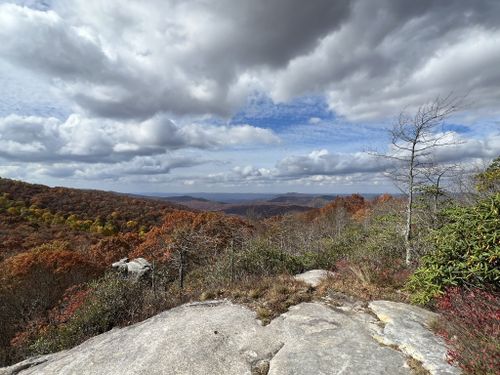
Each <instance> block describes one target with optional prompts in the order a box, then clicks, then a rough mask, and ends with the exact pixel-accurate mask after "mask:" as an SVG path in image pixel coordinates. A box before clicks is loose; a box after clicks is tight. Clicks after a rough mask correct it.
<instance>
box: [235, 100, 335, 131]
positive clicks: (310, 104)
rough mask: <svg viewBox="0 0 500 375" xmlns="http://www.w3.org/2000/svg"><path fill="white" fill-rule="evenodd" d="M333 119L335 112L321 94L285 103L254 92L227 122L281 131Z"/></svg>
mask: <svg viewBox="0 0 500 375" xmlns="http://www.w3.org/2000/svg"><path fill="white" fill-rule="evenodd" d="M334 119H335V113H334V112H332V111H331V110H330V109H329V108H328V104H327V103H326V101H325V98H324V97H323V96H320V95H308V96H301V97H297V98H294V99H292V100H290V101H288V102H283V103H275V102H274V101H273V100H272V99H271V98H270V97H269V96H267V95H265V94H263V93H255V94H254V95H252V96H251V97H250V98H249V99H248V100H247V103H246V104H245V106H244V107H243V108H242V109H241V110H239V111H238V112H237V113H236V114H235V115H234V116H233V117H232V118H231V120H230V124H249V125H253V126H258V127H263V128H269V129H272V130H274V131H275V132H277V133H280V132H281V131H283V130H285V131H286V130H287V129H288V128H289V127H290V126H292V125H297V124H304V123H309V122H310V121H333V120H334Z"/></svg>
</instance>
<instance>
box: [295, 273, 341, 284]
mask: <svg viewBox="0 0 500 375" xmlns="http://www.w3.org/2000/svg"><path fill="white" fill-rule="evenodd" d="M329 276H333V272H331V271H326V270H310V271H307V272H304V273H301V274H298V275H295V279H296V280H300V281H303V282H305V283H306V284H308V285H310V286H312V287H313V288H316V287H317V286H318V285H319V284H320V283H321V281H322V280H323V279H325V278H327V277H329Z"/></svg>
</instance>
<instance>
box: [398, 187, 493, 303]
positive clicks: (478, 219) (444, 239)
mask: <svg viewBox="0 0 500 375" xmlns="http://www.w3.org/2000/svg"><path fill="white" fill-rule="evenodd" d="M444 217H445V220H446V222H445V224H444V225H443V226H442V227H441V228H439V229H437V230H436V231H435V232H434V236H433V238H434V243H435V250H434V251H433V252H432V253H430V254H428V255H426V256H424V257H423V258H422V262H421V266H420V267H419V268H418V269H417V270H416V272H415V273H414V275H413V276H412V277H411V279H410V281H409V283H408V284H407V289H408V290H409V291H410V292H411V293H412V294H413V296H412V300H413V301H414V302H416V303H419V304H425V303H427V302H429V301H430V300H431V299H432V298H433V297H435V296H437V295H440V294H442V293H443V291H444V289H445V288H446V287H450V286H460V285H469V286H476V287H484V286H486V285H495V284H498V282H499V281H500V268H499V266H500V193H496V194H493V195H491V196H490V197H488V198H486V199H484V200H482V201H480V202H478V203H477V204H476V205H474V206H471V207H453V208H450V209H447V210H446V211H445V212H444Z"/></svg>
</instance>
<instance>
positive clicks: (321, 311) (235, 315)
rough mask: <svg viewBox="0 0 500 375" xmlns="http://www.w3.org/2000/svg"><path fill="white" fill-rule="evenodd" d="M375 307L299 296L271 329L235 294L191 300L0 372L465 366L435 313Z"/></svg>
mask: <svg viewBox="0 0 500 375" xmlns="http://www.w3.org/2000/svg"><path fill="white" fill-rule="evenodd" d="M370 307H371V309H372V311H373V312H372V311H370V310H369V309H367V308H366V307H365V308H364V309H365V310H362V309H361V308H356V309H340V308H337V307H331V306H328V305H327V304H326V303H322V302H312V303H301V304H299V305H297V306H294V307H292V308H290V310H289V311H288V312H287V313H285V314H283V315H281V316H280V317H278V318H276V319H275V320H273V321H272V322H271V324H269V325H268V326H265V327H264V326H262V325H261V323H260V322H259V321H258V320H257V319H256V318H255V313H254V312H253V311H251V310H249V309H247V308H246V307H243V306H240V305H235V304H233V303H231V302H228V301H209V302H202V303H194V304H187V305H183V306H180V307H177V308H174V309H172V310H169V311H166V312H163V313H161V314H158V315H156V316H154V317H152V318H150V319H147V320H145V321H144V322H141V323H138V324H135V325H133V326H130V327H126V328H121V329H113V330H112V331H110V332H107V333H104V334H102V335H99V336H97V337H94V338H92V339H90V340H88V341H86V342H84V343H83V344H81V345H79V346H77V347H75V348H73V349H71V350H67V351H63V352H59V353H55V354H52V355H48V356H45V357H38V358H35V359H30V360H28V361H24V362H21V363H19V364H17V365H15V366H11V367H9V368H4V369H0V374H1V375H7V374H9V375H11V374H17V373H20V374H119V375H126V374H249V375H263V374H272V375H281V374H308V375H309V374H370V375H373V374H395V375H397V374H411V369H410V368H409V366H408V365H407V356H415V357H416V359H418V360H420V361H421V362H422V363H423V366H424V367H425V368H427V369H428V370H429V371H430V372H431V373H432V374H457V373H459V372H458V371H457V370H456V369H455V368H453V367H451V366H450V365H448V364H447V363H446V361H445V358H444V353H445V348H444V344H443V343H442V341H441V340H439V339H437V338H436V337H435V336H434V335H433V334H432V333H431V332H430V331H429V330H428V329H427V328H426V323H427V322H428V320H429V319H432V318H433V314H432V313H429V312H428V311H426V310H422V309H418V308H415V307H412V306H408V305H404V304H398V303H394V302H387V301H376V302H372V303H371V304H370ZM377 316H378V317H379V318H380V320H379V319H377Z"/></svg>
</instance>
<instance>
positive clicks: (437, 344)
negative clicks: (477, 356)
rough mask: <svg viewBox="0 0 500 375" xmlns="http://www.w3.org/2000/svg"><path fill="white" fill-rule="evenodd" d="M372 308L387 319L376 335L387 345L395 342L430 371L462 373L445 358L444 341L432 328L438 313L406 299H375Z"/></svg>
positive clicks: (382, 317)
mask: <svg viewBox="0 0 500 375" xmlns="http://www.w3.org/2000/svg"><path fill="white" fill-rule="evenodd" d="M369 308H370V309H371V310H372V311H373V312H374V313H375V314H376V315H377V317H378V318H379V319H380V320H381V321H382V322H383V323H385V325H384V328H383V329H381V330H378V332H377V333H376V334H375V335H374V337H375V339H377V340H379V341H380V342H381V343H383V344H385V345H395V346H397V347H398V348H399V350H401V352H403V353H405V354H406V355H408V356H410V357H413V358H415V359H417V360H419V361H420V362H422V367H424V368H425V369H426V370H428V371H429V372H430V373H431V374H440V375H441V374H442V375H448V374H450V375H452V374H460V371H459V370H458V368H456V367H453V366H451V365H449V364H448V363H447V361H446V353H447V350H446V347H445V344H444V341H443V340H442V339H441V338H440V337H438V336H436V335H435V334H433V333H432V332H431V331H430V330H429V328H428V327H429V324H430V323H431V322H432V321H433V320H435V319H436V318H437V314H435V313H433V312H431V311H428V310H424V309H422V308H420V307H417V306H411V305H407V304H405V303H397V302H389V301H374V302H371V303H370V304H369Z"/></svg>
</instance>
